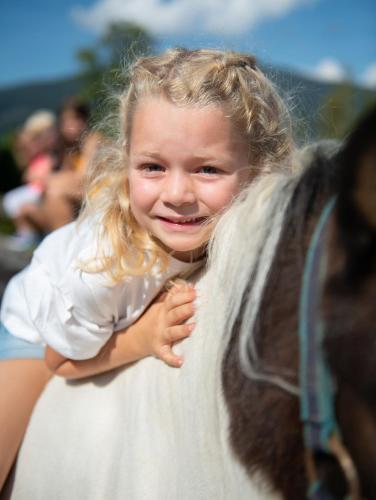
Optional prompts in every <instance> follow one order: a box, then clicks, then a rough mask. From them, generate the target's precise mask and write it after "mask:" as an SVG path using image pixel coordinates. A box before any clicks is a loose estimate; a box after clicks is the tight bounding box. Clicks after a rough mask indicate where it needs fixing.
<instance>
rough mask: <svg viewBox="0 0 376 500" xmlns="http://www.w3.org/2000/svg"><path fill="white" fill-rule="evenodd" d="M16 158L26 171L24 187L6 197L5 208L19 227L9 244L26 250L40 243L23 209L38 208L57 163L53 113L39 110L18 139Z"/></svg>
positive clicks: (27, 122) (13, 190)
mask: <svg viewBox="0 0 376 500" xmlns="http://www.w3.org/2000/svg"><path fill="white" fill-rule="evenodd" d="M14 157H15V160H16V162H17V164H18V165H19V167H20V169H22V170H23V175H22V177H23V181H24V184H23V185H22V186H19V187H17V188H15V189H12V190H10V191H8V192H7V193H6V194H5V195H4V198H3V209H4V212H5V214H6V215H7V216H8V217H9V218H10V219H11V220H12V221H13V223H14V225H15V228H16V233H15V235H14V236H13V237H12V238H11V239H10V240H9V241H8V243H9V244H11V246H13V247H14V249H15V250H18V249H20V250H23V249H25V248H27V247H29V246H32V245H33V244H35V243H37V242H38V233H37V232H36V231H35V228H34V226H33V224H31V223H30V221H29V220H28V219H27V217H25V216H24V214H23V211H24V208H25V207H27V206H37V205H38V203H39V202H40V200H41V199H42V196H43V193H44V192H45V189H46V185H47V180H48V178H49V176H50V174H51V173H52V171H53V170H54V169H55V168H56V166H57V163H58V160H57V129H56V118H55V115H54V114H53V113H52V112H51V111H47V110H39V111H36V112H35V113H33V114H32V115H31V116H30V117H29V118H28V119H27V120H26V121H25V123H24V125H23V127H22V128H21V130H20V131H19V132H18V134H17V136H16V140H15V144H14Z"/></svg>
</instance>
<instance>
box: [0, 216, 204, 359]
mask: <svg viewBox="0 0 376 500" xmlns="http://www.w3.org/2000/svg"><path fill="white" fill-rule="evenodd" d="M95 226H96V224H95V221H93V219H91V220H85V221H83V222H81V223H80V224H77V223H76V222H73V223H71V224H68V225H66V226H64V227H62V228H60V229H58V230H57V231H54V232H53V233H51V234H50V235H49V236H47V237H46V238H45V239H44V240H43V242H42V243H41V244H40V245H39V247H38V248H37V249H36V251H35V252H34V255H33V259H32V261H31V263H30V264H29V266H27V267H26V268H25V269H24V270H23V271H21V272H20V273H18V274H17V275H16V276H14V277H13V278H12V279H11V281H10V282H9V284H8V286H7V288H6V291H5V294H4V297H3V302H2V307H1V321H2V323H3V324H4V325H5V327H6V328H7V329H8V330H9V331H10V332H11V333H12V334H13V335H15V336H17V337H20V338H22V339H25V340H27V341H29V342H32V343H40V342H43V343H47V344H48V345H50V346H51V347H52V348H53V349H55V350H56V351H57V352H59V353H60V354H62V355H63V356H65V357H67V358H70V359H77V360H80V359H89V358H92V357H94V356H95V355H96V354H97V353H98V352H99V350H100V349H101V348H102V347H103V345H104V344H105V343H106V342H107V340H108V339H109V337H110V336H111V335H112V333H113V332H114V331H117V330H120V329H123V328H126V327H127V326H129V325H131V324H132V323H134V322H135V321H136V320H137V319H138V318H139V317H140V316H141V315H142V313H143V312H144V310H145V309H146V307H147V306H148V305H149V304H150V303H151V302H152V301H153V299H154V298H155V297H156V296H157V295H158V293H159V292H160V291H161V289H162V288H163V286H164V284H165V283H166V281H168V280H169V279H170V278H172V277H174V276H176V275H177V274H179V273H182V272H185V271H188V270H189V269H191V268H192V266H196V264H189V263H185V262H181V261H178V260H176V259H174V258H172V257H170V263H169V267H168V269H167V271H166V272H164V273H160V272H159V273H153V274H148V275H143V276H131V277H129V278H127V279H126V280H125V281H123V282H121V283H118V284H116V285H114V284H111V282H110V280H109V278H108V277H107V276H106V275H104V274H103V273H88V272H85V271H82V270H81V269H79V267H78V262H80V261H81V262H82V261H84V262H85V261H88V260H90V258H92V257H95V255H96V249H97V245H96V239H95V238H96V237H95V234H96V227H95Z"/></svg>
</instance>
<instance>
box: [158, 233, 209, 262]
mask: <svg viewBox="0 0 376 500" xmlns="http://www.w3.org/2000/svg"><path fill="white" fill-rule="evenodd" d="M154 239H155V242H156V243H157V245H158V246H159V247H160V248H162V249H163V250H164V251H165V252H166V253H168V254H169V255H171V256H172V257H174V258H175V259H177V260H181V261H182V262H195V261H197V260H200V259H201V258H202V257H203V256H204V255H205V252H206V243H201V244H200V245H199V246H195V247H193V248H192V247H190V246H188V247H187V245H182V244H180V245H171V246H169V245H167V244H166V243H164V242H163V241H161V240H159V239H158V238H154Z"/></svg>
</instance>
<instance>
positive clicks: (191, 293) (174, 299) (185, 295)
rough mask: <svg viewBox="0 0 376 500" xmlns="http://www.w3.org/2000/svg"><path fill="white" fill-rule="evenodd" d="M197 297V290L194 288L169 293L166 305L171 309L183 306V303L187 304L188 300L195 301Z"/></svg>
mask: <svg viewBox="0 0 376 500" xmlns="http://www.w3.org/2000/svg"><path fill="white" fill-rule="evenodd" d="M195 298H196V292H195V290H194V288H192V289H190V290H185V291H180V292H175V293H174V294H172V295H170V294H169V295H168V296H167V298H166V306H167V307H168V308H169V309H173V308H175V307H178V306H181V305H182V304H186V303H188V302H193V301H194V300H195Z"/></svg>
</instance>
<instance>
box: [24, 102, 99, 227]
mask: <svg viewBox="0 0 376 500" xmlns="http://www.w3.org/2000/svg"><path fill="white" fill-rule="evenodd" d="M89 120H90V110H89V106H88V105H87V103H85V102H84V101H81V100H79V99H78V98H70V99H69V100H67V101H66V102H65V103H64V104H63V105H62V107H61V110H60V113H59V120H58V133H59V168H58V171H57V172H54V173H53V174H52V175H50V176H49V178H48V180H47V182H46V188H45V191H44V195H43V198H42V200H41V202H40V203H39V204H38V205H33V204H30V205H27V206H25V207H24V209H23V212H22V215H23V216H24V217H25V218H27V219H28V221H29V223H30V224H31V225H33V226H34V227H35V229H36V230H38V231H39V232H40V233H42V234H46V233H49V232H50V231H53V230H54V229H57V228H59V227H61V226H63V225H64V224H67V223H69V222H71V221H72V220H74V219H75V217H76V216H77V214H78V211H79V208H80V205H81V201H82V196H83V180H84V177H85V173H86V170H87V166H88V164H89V163H90V161H91V160H92V158H93V156H94V154H95V152H96V149H97V145H98V142H99V140H100V136H99V134H98V133H97V132H94V131H91V130H90V127H89Z"/></svg>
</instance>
